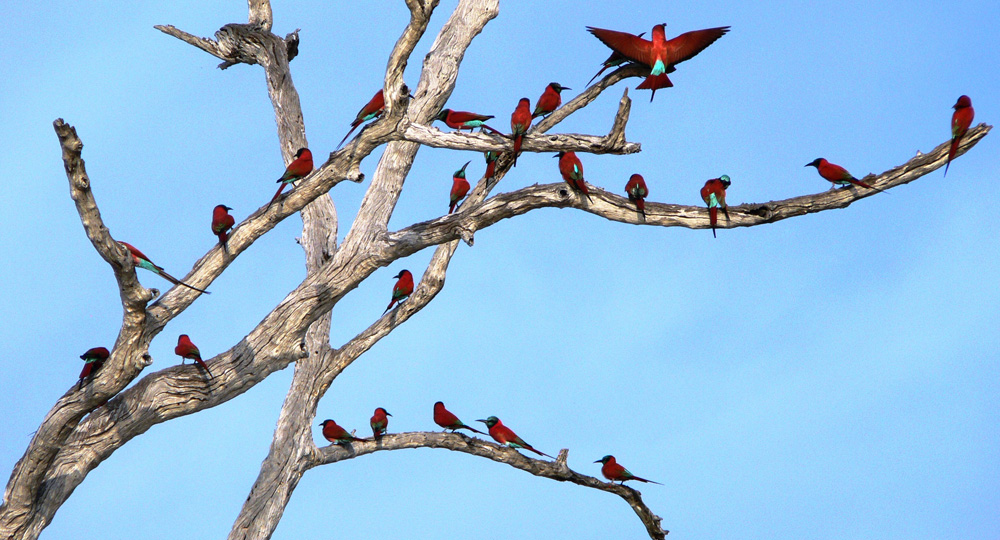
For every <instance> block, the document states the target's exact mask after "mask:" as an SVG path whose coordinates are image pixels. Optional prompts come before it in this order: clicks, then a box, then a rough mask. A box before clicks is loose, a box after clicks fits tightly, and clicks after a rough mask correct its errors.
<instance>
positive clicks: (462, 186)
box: [448, 161, 472, 214]
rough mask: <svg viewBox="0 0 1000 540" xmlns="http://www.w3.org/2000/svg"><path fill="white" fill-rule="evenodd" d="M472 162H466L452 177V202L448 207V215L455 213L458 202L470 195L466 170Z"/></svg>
mask: <svg viewBox="0 0 1000 540" xmlns="http://www.w3.org/2000/svg"><path fill="white" fill-rule="evenodd" d="M469 163H472V162H471V161H466V162H465V165H462V168H461V169H459V170H457V171H455V174H454V175H453V176H452V178H451V180H452V184H451V201H450V206H449V207H448V213H449V214H450V213H452V212H454V211H455V207H456V206H458V201H461V200H462V199H463V198H464V197H465V196H466V195H468V194H469V181H468V180H466V179H465V168H466V167H468V166H469Z"/></svg>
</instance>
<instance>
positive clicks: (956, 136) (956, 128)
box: [944, 96, 976, 176]
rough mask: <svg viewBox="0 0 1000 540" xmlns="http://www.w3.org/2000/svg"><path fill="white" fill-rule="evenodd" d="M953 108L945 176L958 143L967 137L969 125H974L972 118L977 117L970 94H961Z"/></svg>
mask: <svg viewBox="0 0 1000 540" xmlns="http://www.w3.org/2000/svg"><path fill="white" fill-rule="evenodd" d="M952 108H953V109H955V113H954V114H952V115H951V148H950V149H949V150H948V162H947V163H945V165H944V175H945V176H948V166H949V165H951V160H952V159H953V158H954V157H955V151H956V150H958V144H959V143H961V142H962V137H965V134H966V133H967V132H968V131H969V126H971V125H972V119H973V118H975V117H976V111H975V110H974V109H973V108H972V100H971V99H969V96H959V97H958V102H957V103H955V105H954V106H953V107H952Z"/></svg>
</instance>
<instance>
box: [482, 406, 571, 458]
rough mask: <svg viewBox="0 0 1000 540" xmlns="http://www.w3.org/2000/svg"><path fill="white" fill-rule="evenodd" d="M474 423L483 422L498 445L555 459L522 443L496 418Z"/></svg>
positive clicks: (492, 417)
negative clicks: (521, 449) (522, 449)
mask: <svg viewBox="0 0 1000 540" xmlns="http://www.w3.org/2000/svg"><path fill="white" fill-rule="evenodd" d="M476 422H483V423H484V424H486V427H488V428H490V437H493V440H495V441H496V442H498V443H500V444H505V445H507V446H509V447H511V448H524V449H525V450H531V451H532V452H534V453H536V454H538V455H540V456H545V457H547V458H552V459H555V458H553V457H552V456H550V455H548V454H546V453H544V452H539V451H538V450H535V448H534V447H532V446H531V445H530V444H528V443H526V442H524V439H522V438H520V437H518V436H517V433H514V431H513V430H511V429H510V428H509V427H507V426H505V425H503V422H501V421H500V419H499V418H497V417H496V416H491V417H489V418H487V419H486V420H476Z"/></svg>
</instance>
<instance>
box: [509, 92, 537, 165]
mask: <svg viewBox="0 0 1000 540" xmlns="http://www.w3.org/2000/svg"><path fill="white" fill-rule="evenodd" d="M532 118H534V117H533V116H532V115H531V102H530V101H528V98H521V99H520V100H518V102H517V107H516V108H515V109H514V112H513V113H512V114H511V115H510V136H511V137H513V138H514V165H513V166H515V167H516V166H517V156H518V155H519V154H520V153H521V142H522V141H523V140H524V134H525V133H527V132H528V128H529V127H531V119H532Z"/></svg>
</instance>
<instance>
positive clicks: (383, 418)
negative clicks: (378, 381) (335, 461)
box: [324, 407, 392, 439]
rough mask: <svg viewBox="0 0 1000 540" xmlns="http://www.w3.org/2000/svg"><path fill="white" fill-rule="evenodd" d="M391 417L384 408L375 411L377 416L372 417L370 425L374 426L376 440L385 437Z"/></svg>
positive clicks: (373, 431)
mask: <svg viewBox="0 0 1000 540" xmlns="http://www.w3.org/2000/svg"><path fill="white" fill-rule="evenodd" d="M390 416H392V415H391V414H389V413H388V412H387V411H386V410H385V409H383V408H382V407H379V408H377V409H375V414H374V415H373V416H372V419H371V422H369V423H370V424H371V426H372V433H374V434H375V438H376V439H377V438H379V437H381V436H382V435H385V432H386V430H387V429H388V428H389V418H388V417H390ZM324 431H325V430H324Z"/></svg>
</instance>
